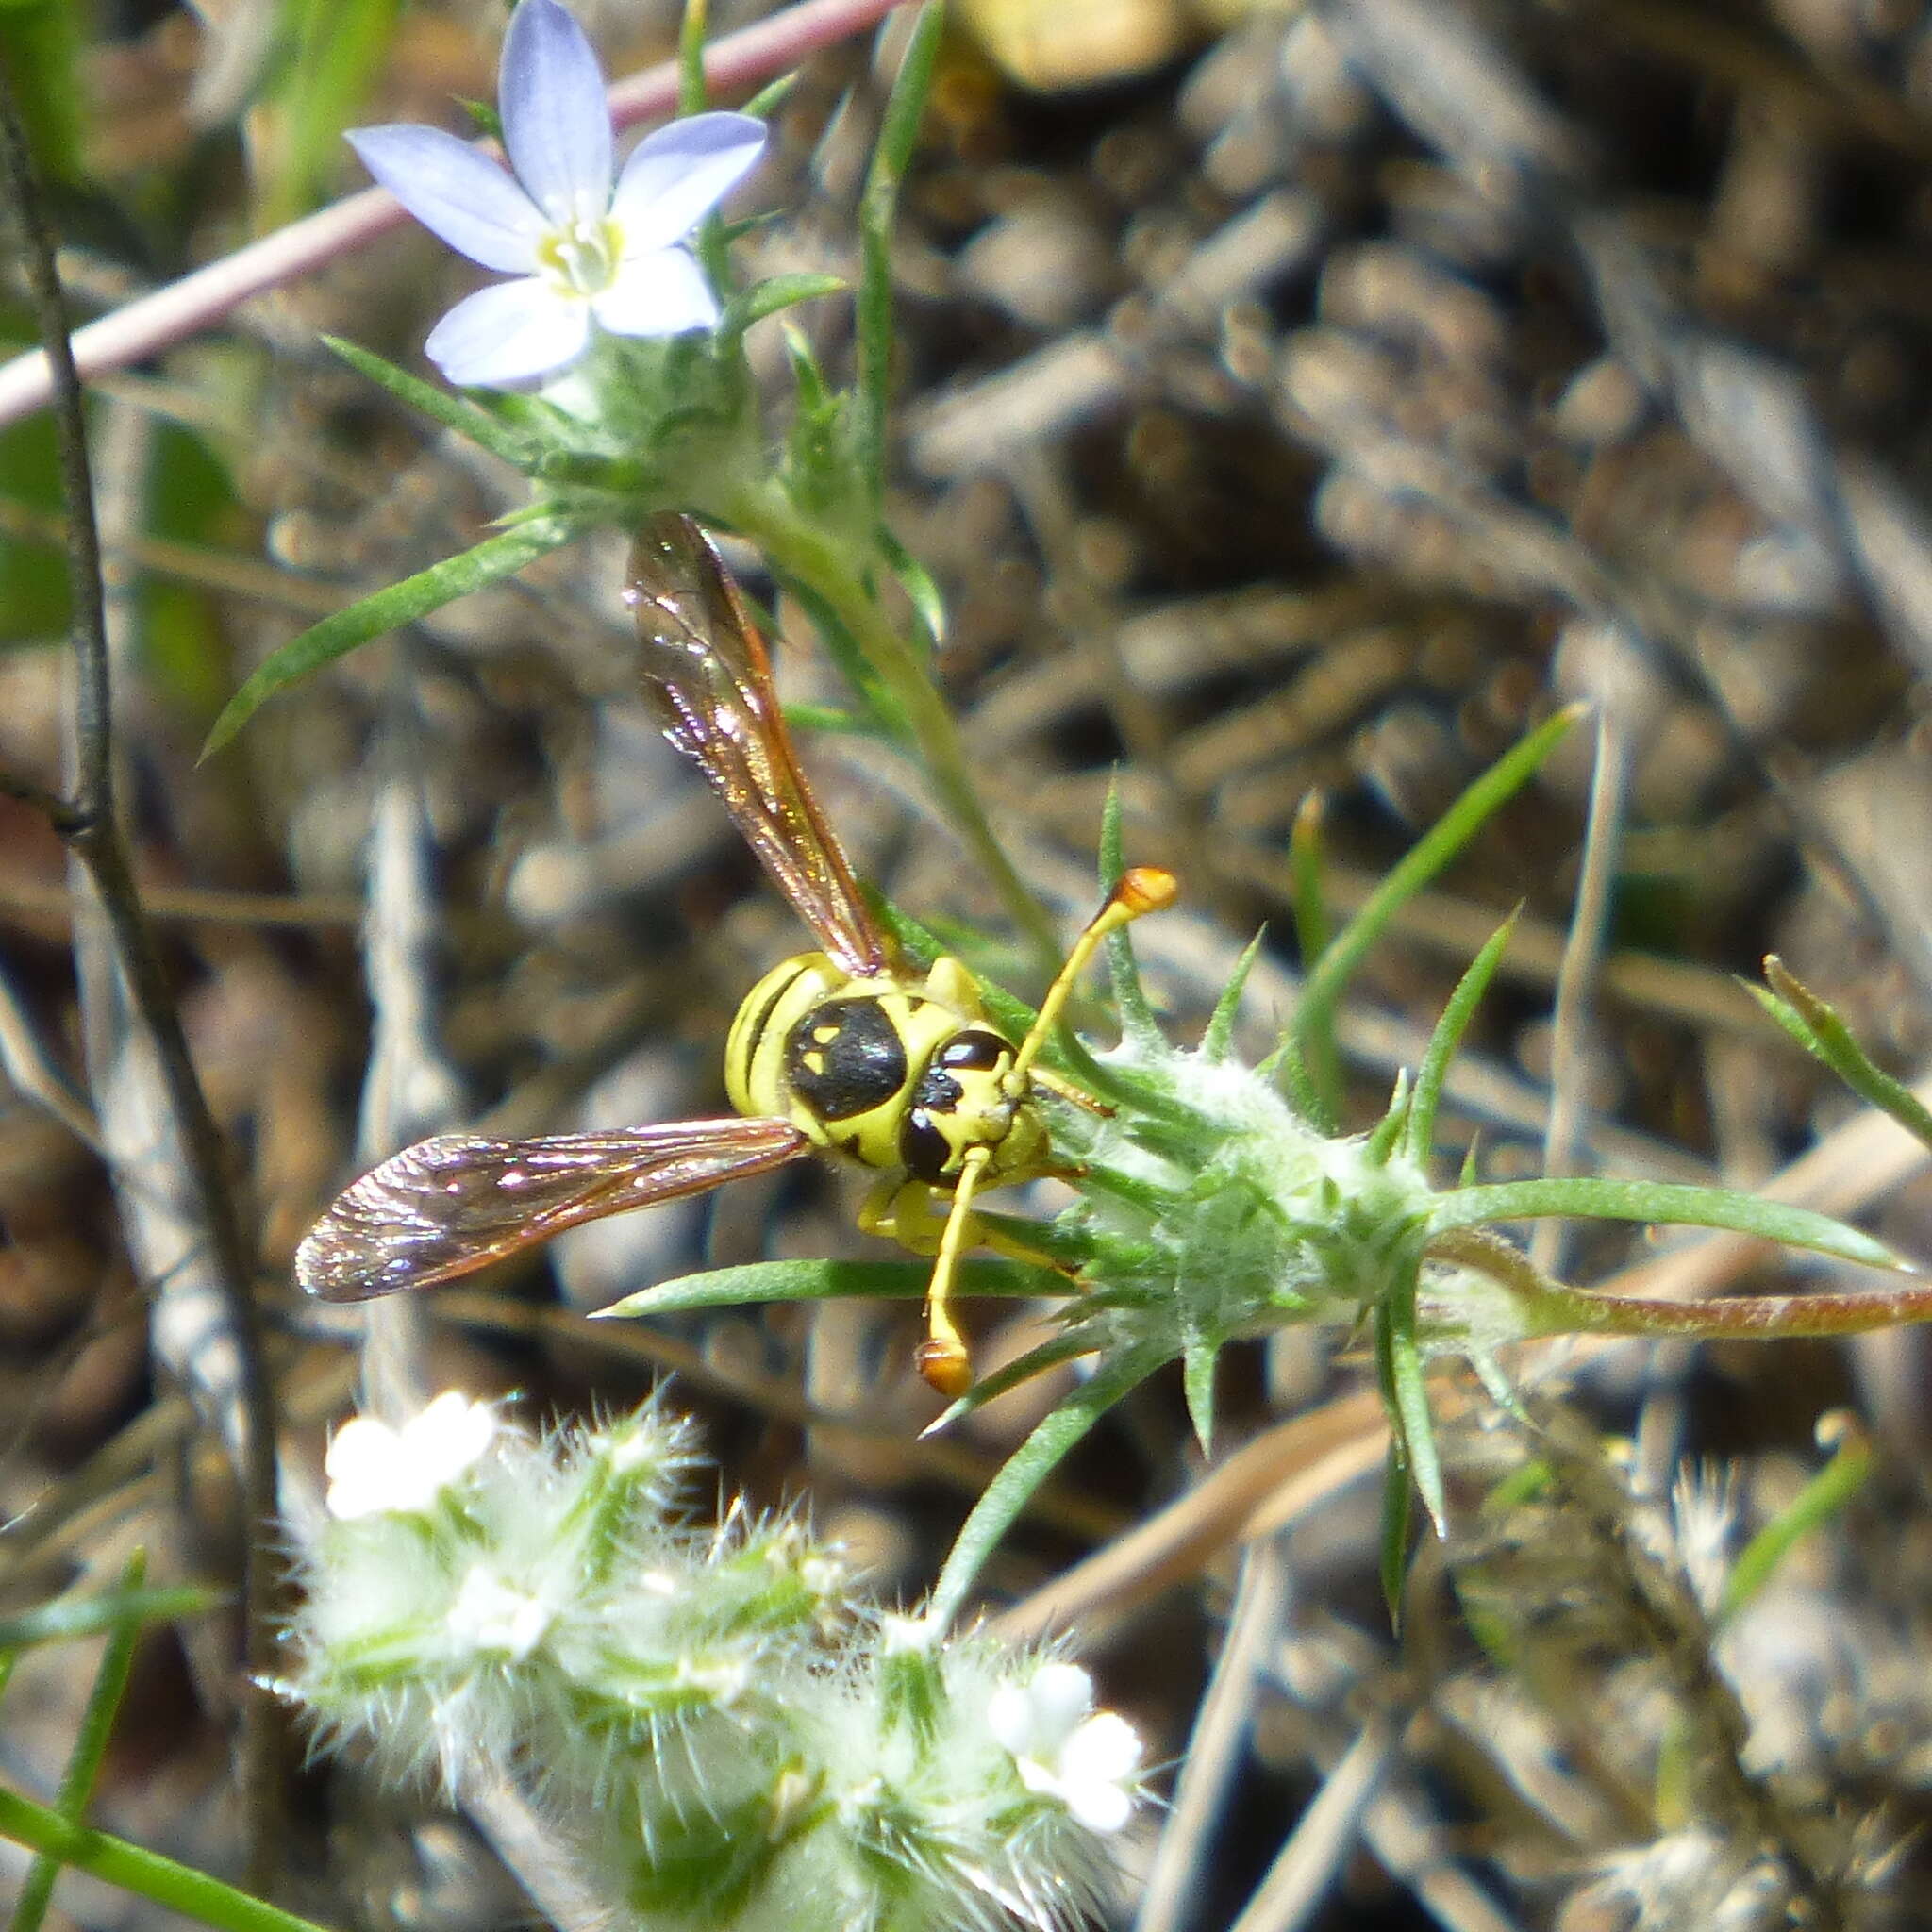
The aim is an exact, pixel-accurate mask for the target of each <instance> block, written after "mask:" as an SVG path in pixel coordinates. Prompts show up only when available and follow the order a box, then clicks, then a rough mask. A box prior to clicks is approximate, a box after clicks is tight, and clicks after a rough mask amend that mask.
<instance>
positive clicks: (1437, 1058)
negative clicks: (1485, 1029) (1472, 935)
mask: <svg viewBox="0 0 1932 1932" xmlns="http://www.w3.org/2000/svg"><path fill="white" fill-rule="evenodd" d="M1515 930H1516V914H1515V913H1513V912H1512V913H1511V914H1510V915H1509V918H1508V920H1507V923H1506V924H1503V925H1502V926H1500V927H1498V928H1497V930H1496V931H1495V932H1494V933H1493V934H1491V937H1490V941H1489V943H1488V944H1487V945H1485V946H1484V947H1483V949H1482V951H1481V952H1479V953H1478V954H1477V955H1476V956H1475V958H1474V959H1472V960H1471V961H1470V963H1469V970H1468V971H1467V972H1466V973H1465V974H1463V975H1462V977H1461V978H1460V979H1459V980H1458V981H1457V984H1456V991H1454V992H1453V993H1451V994H1450V995H1449V1004H1448V1005H1447V1006H1446V1007H1444V1008H1442V1017H1441V1019H1440V1020H1438V1021H1437V1022H1436V1030H1435V1032H1433V1033H1432V1034H1431V1035H1430V1036H1429V1043H1428V1046H1427V1048H1426V1049H1425V1050H1424V1054H1423V1063H1422V1066H1421V1067H1420V1069H1419V1070H1418V1071H1417V1073H1416V1076H1415V1092H1414V1094H1413V1095H1412V1096H1411V1097H1410V1100H1409V1103H1408V1134H1407V1150H1408V1158H1410V1159H1411V1160H1413V1161H1414V1162H1416V1164H1417V1165H1418V1166H1423V1165H1425V1164H1426V1163H1427V1161H1428V1158H1429V1155H1430V1153H1431V1151H1432V1150H1433V1149H1434V1147H1435V1144H1436V1108H1437V1104H1438V1103H1439V1102H1440V1101H1441V1097H1442V1082H1443V1080H1444V1079H1445V1078H1446V1077H1447V1075H1448V1073H1449V1063H1450V1062H1451V1061H1452V1060H1453V1059H1454V1058H1456V1054H1457V1049H1458V1048H1459V1047H1460V1046H1461V1044H1462V1037H1463V1035H1464V1034H1465V1033H1467V1032H1468V1031H1469V1023H1470V1021H1471V1019H1472V1018H1473V1017H1474V1013H1475V1009H1476V1008H1477V1007H1478V1006H1479V1005H1481V1003H1482V997H1483V994H1484V993H1486V992H1487V991H1489V987H1490V981H1491V979H1493V978H1494V977H1495V974H1496V968H1497V967H1498V966H1499V965H1500V964H1501V963H1502V958H1503V952H1504V948H1505V947H1507V945H1508V943H1509V935H1510V934H1511V933H1512V932H1514V931H1515Z"/></svg>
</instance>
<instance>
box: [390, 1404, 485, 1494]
mask: <svg viewBox="0 0 1932 1932" xmlns="http://www.w3.org/2000/svg"><path fill="white" fill-rule="evenodd" d="M495 1434H496V1411H495V1410H494V1409H493V1408H491V1406H490V1405H489V1403H487V1402H472V1401H471V1400H470V1398H469V1397H468V1396H467V1395H465V1394H464V1393H463V1392H462V1391H461V1390H460V1389H445V1390H444V1391H442V1393H441V1395H439V1396H438V1397H437V1398H436V1400H435V1401H434V1402H432V1403H431V1404H430V1405H429V1406H428V1407H427V1408H425V1409H424V1410H423V1411H422V1413H421V1414H420V1415H415V1416H411V1417H410V1419H409V1420H408V1422H407V1423H405V1424H403V1432H402V1438H401V1443H400V1446H401V1450H402V1453H403V1455H404V1456H405V1457H407V1458H408V1459H409V1460H410V1461H411V1462H412V1463H413V1464H414V1466H415V1468H416V1469H417V1470H418V1471H419V1472H420V1474H422V1476H423V1478H424V1480H425V1482H427V1483H428V1484H429V1486H430V1487H431V1488H432V1489H436V1490H440V1489H442V1488H443V1487H444V1486H445V1485H447V1484H449V1483H451V1482H454V1481H455V1480H456V1478H457V1477H458V1476H459V1475H461V1474H462V1473H463V1472H464V1471H465V1470H466V1469H468V1468H469V1467H470V1465H471V1464H472V1463H473V1462H475V1461H476V1460H477V1458H478V1457H481V1456H482V1454H483V1452H484V1451H485V1450H486V1449H488V1448H489V1447H490V1443H491V1439H492V1438H493V1437H494V1436H495Z"/></svg>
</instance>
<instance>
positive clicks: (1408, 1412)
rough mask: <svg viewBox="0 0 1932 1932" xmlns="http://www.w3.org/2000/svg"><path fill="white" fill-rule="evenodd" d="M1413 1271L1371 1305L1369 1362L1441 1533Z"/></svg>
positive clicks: (1445, 1517)
mask: <svg viewBox="0 0 1932 1932" xmlns="http://www.w3.org/2000/svg"><path fill="white" fill-rule="evenodd" d="M1418 1274H1419V1263H1415V1262H1411V1263H1410V1264H1409V1265H1408V1266H1407V1267H1406V1268H1405V1269H1404V1270H1403V1271H1402V1273H1401V1274H1400V1275H1398V1277H1397V1278H1396V1281H1395V1284H1394V1286H1393V1287H1392V1288H1391V1290H1390V1291H1389V1292H1388V1293H1387V1294H1386V1295H1385V1296H1384V1297H1383V1299H1382V1301H1381V1302H1380V1303H1379V1304H1378V1305H1377V1307H1376V1309H1375V1362H1376V1368H1377V1370H1378V1372H1379V1373H1380V1374H1381V1378H1382V1394H1383V1399H1384V1400H1385V1401H1386V1402H1387V1403H1388V1404H1389V1407H1390V1411H1391V1414H1390V1420H1391V1423H1392V1424H1394V1427H1395V1432H1396V1434H1397V1435H1398V1436H1399V1437H1400V1438H1401V1441H1402V1453H1403V1457H1404V1458H1405V1459H1406V1460H1407V1463H1408V1467H1409V1473H1410V1474H1412V1475H1413V1476H1414V1477H1415V1486H1416V1488H1417V1489H1418V1490H1419V1491H1421V1492H1422V1499H1423V1501H1424V1503H1425V1504H1426V1505H1427V1506H1428V1511H1429V1516H1430V1519H1431V1521H1432V1522H1433V1523H1434V1524H1435V1525H1436V1534H1437V1535H1438V1536H1447V1535H1448V1534H1449V1506H1448V1500H1447V1498H1446V1496H1445V1494H1444V1492H1443V1488H1442V1461H1441V1457H1440V1456H1438V1454H1437V1453H1436V1424H1435V1418H1434V1417H1433V1416H1432V1415H1431V1414H1430V1413H1429V1393H1428V1389H1427V1386H1426V1385H1425V1383H1424V1377H1423V1352H1422V1346H1421V1344H1420V1342H1419V1341H1417V1339H1416V1307H1415V1299H1416V1286H1417V1277H1418Z"/></svg>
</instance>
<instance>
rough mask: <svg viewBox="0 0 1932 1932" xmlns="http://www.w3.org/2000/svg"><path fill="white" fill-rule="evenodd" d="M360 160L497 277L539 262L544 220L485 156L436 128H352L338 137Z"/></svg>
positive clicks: (520, 272) (526, 270)
mask: <svg viewBox="0 0 1932 1932" xmlns="http://www.w3.org/2000/svg"><path fill="white" fill-rule="evenodd" d="M343 139H344V140H345V141H347V142H348V143H349V145H350V146H351V147H353V148H354V149H355V150H356V153H357V156H358V158H359V159H360V160H361V163H362V165H363V166H364V167H365V168H367V169H368V170H369V172H370V173H371V174H372V175H375V178H376V179H377V180H378V181H379V182H381V183H382V185H383V186H384V187H385V188H387V189H388V190H389V192H391V194H393V195H394V196H395V198H396V199H397V200H398V201H399V202H401V203H402V205H403V206H404V207H405V208H408V211H409V212H410V213H411V214H412V215H414V216H415V218H416V219H417V220H418V221H419V222H421V223H422V224H423V225H424V226H425V228H427V229H428V230H429V232H430V233H431V234H432V235H435V236H437V237H438V238H440V239H441V241H444V242H448V243H449V245H450V246H451V247H452V248H454V249H455V250H456V251H457V252H458V254H459V255H467V256H468V257H469V258H470V259H471V260H472V261H476V262H481V263H482V265H483V266H484V267H485V268H493V269H495V270H496V271H497V272H498V273H499V274H506V275H528V274H529V273H530V271H531V270H532V269H534V268H535V267H536V266H537V243H538V242H540V241H541V239H542V236H543V217H542V215H541V213H539V211H538V209H537V207H536V204H535V203H534V202H532V201H531V199H530V197H529V196H528V195H527V194H525V192H524V191H523V190H522V189H521V188H519V187H518V186H517V184H516V183H515V182H514V181H512V180H511V179H510V178H509V176H508V175H506V174H505V173H504V171H503V170H502V169H501V168H500V167H498V166H497V164H496V163H495V162H494V161H492V160H491V159H490V158H489V157H488V156H487V155H479V154H478V153H477V152H476V151H475V148H472V147H466V146H465V145H464V144H463V143H462V142H459V141H458V139H457V138H456V136H455V135H453V134H445V133H444V132H443V131H442V129H441V128H440V127H412V126H409V125H407V124H403V125H396V126H391V127H354V128H351V129H350V130H349V132H348V133H347V134H346V135H345V136H344V137H343Z"/></svg>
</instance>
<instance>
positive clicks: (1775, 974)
mask: <svg viewBox="0 0 1932 1932" xmlns="http://www.w3.org/2000/svg"><path fill="white" fill-rule="evenodd" d="M1764 976H1765V978H1766V979H1768V980H1769V981H1770V982H1771V991H1769V992H1766V991H1764V989H1763V988H1762V987H1758V986H1749V985H1747V986H1746V987H1745V991H1747V992H1749V993H1750V994H1751V996H1752V997H1753V998H1754V999H1755V1000H1757V1004H1758V1005H1759V1006H1761V1007H1762V1008H1764V1010H1765V1011H1766V1012H1767V1013H1768V1014H1770V1016H1771V1017H1772V1018H1773V1019H1774V1020H1775V1021H1776V1022H1777V1024H1779V1025H1780V1026H1781V1027H1782V1028H1783V1029H1784V1030H1785V1031H1786V1032H1787V1033H1789V1034H1790V1037H1791V1038H1792V1039H1793V1040H1795V1041H1797V1042H1798V1044H1799V1045H1800V1046H1802V1047H1803V1048H1804V1049H1805V1050H1806V1052H1807V1053H1809V1054H1812V1055H1814V1056H1816V1058H1819V1059H1821V1060H1823V1061H1824V1064H1825V1065H1826V1066H1828V1067H1829V1068H1830V1069H1831V1070H1832V1072H1833V1073H1834V1074H1837V1075H1838V1076H1839V1078H1840V1080H1842V1081H1843V1082H1844V1083H1845V1085H1846V1086H1847V1087H1849V1088H1850V1089H1851V1090H1852V1091H1853V1092H1854V1093H1856V1094H1857V1096H1858V1097H1859V1099H1861V1100H1864V1101H1867V1102H1869V1103H1870V1104H1871V1105H1872V1106H1874V1107H1875V1108H1878V1109H1879V1111H1880V1112H1881V1113H1889V1114H1890V1116H1891V1117H1892V1119H1893V1120H1895V1121H1896V1122H1897V1123H1898V1124H1899V1125H1900V1126H1902V1127H1903V1128H1904V1129H1905V1130H1906V1132H1907V1133H1908V1134H1910V1135H1911V1136H1912V1137H1913V1138H1914V1139H1915V1140H1917V1141H1922V1142H1924V1145H1926V1146H1927V1147H1932V1111H1928V1110H1927V1108H1926V1107H1925V1104H1924V1101H1922V1100H1921V1099H1920V1098H1919V1096H1918V1095H1917V1094H1916V1093H1914V1092H1913V1091H1912V1090H1911V1089H1910V1088H1909V1087H1907V1086H1906V1085H1905V1084H1904V1083H1903V1082H1901V1081H1898V1080H1894V1079H1893V1078H1892V1077H1891V1075H1890V1074H1886V1073H1881V1072H1880V1071H1879V1069H1878V1068H1877V1067H1875V1066H1874V1065H1873V1064H1872V1061H1871V1059H1870V1058H1869V1057H1868V1056H1867V1054H1866V1052H1865V1049H1864V1048H1863V1047H1861V1046H1860V1045H1859V1044H1858V1042H1857V1040H1856V1039H1855V1038H1854V1037H1853V1035H1852V1031H1851V1028H1850V1027H1848V1026H1847V1025H1846V1024H1845V1023H1844V1022H1843V1021H1842V1020H1841V1019H1840V1018H1839V1015H1838V1012H1837V1010H1836V1009H1835V1008H1832V1007H1830V1006H1827V1005H1826V1004H1825V1002H1824V1000H1822V999H1820V998H1819V997H1818V995H1817V994H1816V993H1815V992H1813V991H1811V989H1810V988H1809V987H1808V986H1807V985H1806V984H1805V982H1804V981H1803V980H1802V979H1798V978H1796V977H1794V976H1793V975H1792V974H1790V973H1788V972H1787V971H1786V970H1785V963H1784V961H1783V960H1782V959H1780V958H1778V957H1777V955H1776V954H1775V953H1773V954H1772V955H1770V957H1769V958H1766V960H1765V962H1764Z"/></svg>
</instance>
